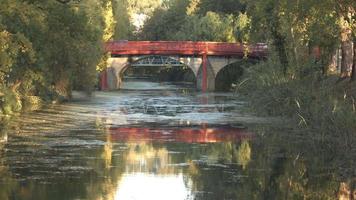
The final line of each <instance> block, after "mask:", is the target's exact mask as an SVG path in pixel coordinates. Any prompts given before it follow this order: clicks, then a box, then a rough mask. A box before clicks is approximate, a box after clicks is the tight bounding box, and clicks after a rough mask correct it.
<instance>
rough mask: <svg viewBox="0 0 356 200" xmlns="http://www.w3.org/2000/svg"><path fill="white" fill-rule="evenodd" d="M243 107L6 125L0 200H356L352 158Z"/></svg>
mask: <svg viewBox="0 0 356 200" xmlns="http://www.w3.org/2000/svg"><path fill="white" fill-rule="evenodd" d="M168 87H170V88H174V87H173V86H171V85H169V86H168ZM187 91H188V90H187ZM244 105H245V103H244V102H241V101H240V100H239V99H238V97H236V96H234V95H232V94H229V93H211V94H207V95H199V94H196V93H194V92H191V91H190V92H182V91H181V90H176V89H172V90H164V91H161V90H158V91H152V90H147V91H143V90H141V91H123V92H99V93H97V94H96V96H95V97H94V98H92V99H90V100H85V101H83V100H78V101H76V102H74V103H68V104H65V105H55V106H50V107H48V108H44V109H43V110H40V111H37V112H34V113H28V114H24V115H22V116H20V117H18V118H15V119H13V120H11V123H3V124H2V125H1V132H0V199H4V200H7V199H55V200H56V199H58V200H59V199H120V200H125V199H214V200H215V199H256V200H257V199H336V198H337V197H338V196H341V195H342V194H346V195H348V196H350V195H351V194H350V193H351V191H352V189H351V187H352V184H353V181H355V169H356V168H355V160H356V159H355V152H354V148H351V149H347V148H343V147H342V145H341V144H340V143H339V142H338V140H337V139H327V138H326V139H324V140H318V138H315V137H311V134H312V133H301V132H298V131H296V130H291V129H288V128H285V127H281V126H280V125H276V124H270V123H267V122H269V121H270V119H259V118H256V117H254V116H251V115H248V114H244V113H241V109H242V108H243V107H244ZM347 192H348V193H347Z"/></svg>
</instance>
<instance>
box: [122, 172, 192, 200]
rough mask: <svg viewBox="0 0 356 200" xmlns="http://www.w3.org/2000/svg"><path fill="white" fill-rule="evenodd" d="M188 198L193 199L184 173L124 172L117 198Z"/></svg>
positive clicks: (181, 199)
mask: <svg viewBox="0 0 356 200" xmlns="http://www.w3.org/2000/svg"><path fill="white" fill-rule="evenodd" d="M147 199H152V200H153V199H154V200H167V199H169V200H184V199H186V200H188V199H193V198H192V196H191V192H190V191H189V189H188V188H187V186H186V184H185V180H184V177H183V174H178V175H156V174H144V173H136V174H124V175H123V177H122V179H121V181H120V183H119V184H118V188H117V192H116V196H115V200H147Z"/></svg>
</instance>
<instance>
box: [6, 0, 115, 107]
mask: <svg viewBox="0 0 356 200" xmlns="http://www.w3.org/2000/svg"><path fill="white" fill-rule="evenodd" d="M108 5H110V4H109V1H107V0H102V1H100V2H98V1H87V2H85V3H78V2H74V1H73V2H71V1H68V2H59V1H55V0H50V1H46V2H40V1H21V0H15V1H13V0H11V1H10V0H4V1H2V3H1V5H0V12H1V17H0V58H1V59H0V80H1V81H0V93H1V94H4V95H3V97H2V98H3V103H2V106H1V107H2V110H3V111H4V113H11V112H13V111H19V110H20V108H19V106H15V105H19V101H20V102H22V101H23V102H24V104H31V103H33V104H38V103H39V102H40V100H39V99H38V97H40V98H42V99H45V100H51V99H55V98H59V97H60V98H69V97H70V94H71V90H72V89H80V90H85V91H88V92H90V91H91V90H92V89H93V88H94V85H95V83H96V79H97V77H96V74H97V72H96V66H97V65H98V63H99V62H100V61H101V60H102V56H103V55H102V43H103V40H104V39H105V37H107V36H108V35H110V34H111V33H108V31H109V32H110V31H111V32H113V31H112V30H111V29H110V27H109V26H110V24H108V23H109V22H107V20H109V21H110V19H107V17H108V16H109V18H110V15H108V14H107V13H110V12H108V11H107V9H108ZM109 9H112V8H109ZM98 11H99V12H98ZM111 13H112V12H111ZM111 18H113V16H111ZM14 94H16V95H15V96H16V98H15V97H14ZM10 101H13V102H10Z"/></svg>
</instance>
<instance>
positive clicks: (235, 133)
mask: <svg viewBox="0 0 356 200" xmlns="http://www.w3.org/2000/svg"><path fill="white" fill-rule="evenodd" d="M110 132H111V134H112V137H113V139H114V140H116V141H124V142H130V141H156V142H157V141H161V142H170V141H171V142H185V143H214V142H224V141H239V140H242V139H250V138H251V137H252V134H251V133H249V132H247V131H246V130H245V129H243V128H238V127H231V126H215V127H208V126H206V125H203V126H201V127H198V126H195V127H166V128H161V127H159V128H142V127H113V128H110Z"/></svg>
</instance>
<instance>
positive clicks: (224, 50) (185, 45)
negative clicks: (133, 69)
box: [105, 41, 267, 58]
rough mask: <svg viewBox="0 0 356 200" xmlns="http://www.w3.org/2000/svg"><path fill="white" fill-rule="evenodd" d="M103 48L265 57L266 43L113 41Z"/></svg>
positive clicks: (144, 52) (128, 52)
mask: <svg viewBox="0 0 356 200" xmlns="http://www.w3.org/2000/svg"><path fill="white" fill-rule="evenodd" d="M105 49H106V51H108V52H111V54H112V55H182V56H191V55H208V56H237V57H243V56H244V55H245V52H247V55H248V57H253V58H265V57H267V45H266V44H262V43H259V44H255V45H242V44H239V43H226V42H192V41H115V42H107V43H106V44H105Z"/></svg>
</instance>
